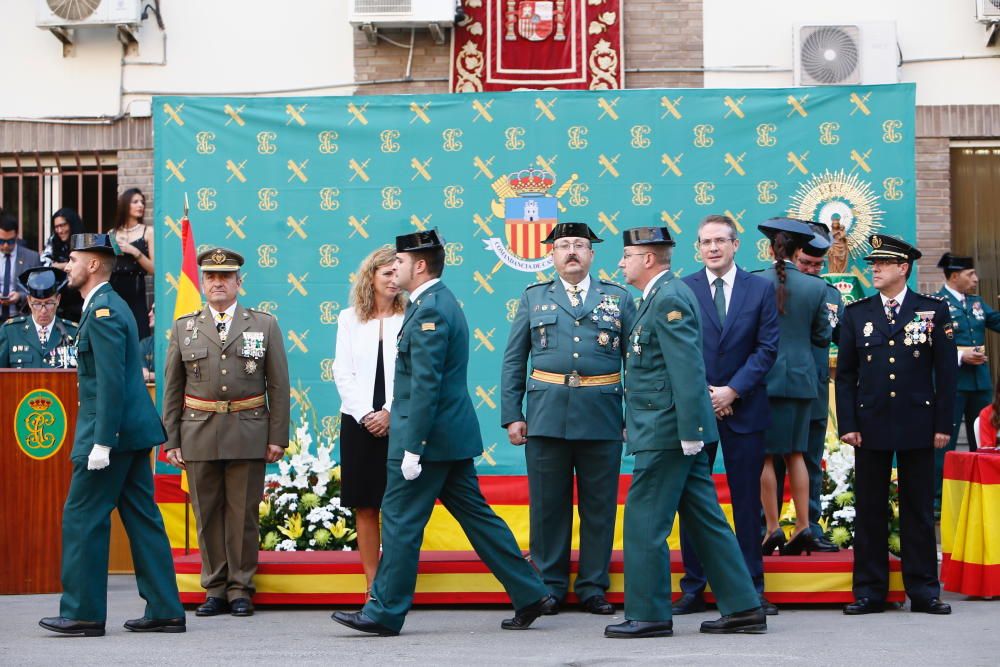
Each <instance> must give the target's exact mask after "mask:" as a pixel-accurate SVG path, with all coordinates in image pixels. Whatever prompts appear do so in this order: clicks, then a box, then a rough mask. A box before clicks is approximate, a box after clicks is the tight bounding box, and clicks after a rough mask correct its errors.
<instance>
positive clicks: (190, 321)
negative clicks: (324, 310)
mask: <svg viewBox="0 0 1000 667" xmlns="http://www.w3.org/2000/svg"><path fill="white" fill-rule="evenodd" d="M198 266H199V267H201V271H202V290H203V291H204V293H205V299H206V301H208V305H207V306H206V307H205V308H204V309H203V310H201V311H196V312H194V313H191V314H189V315H185V316H183V317H180V318H178V319H177V321H176V322H174V327H173V331H172V332H171V336H170V345H169V347H168V348H167V359H166V368H165V370H164V387H163V422H164V424H165V425H166V428H167V436H168V440H167V443H166V444H165V445H164V449H165V450H166V452H167V461H168V462H170V463H171V464H172V465H174V466H177V467H179V468H183V469H185V470H187V473H188V483H189V485H190V488H191V503H192V505H193V506H194V515H195V521H196V523H197V526H198V546H199V552H200V554H201V585H202V587H203V588H204V589H205V591H206V600H205V603H204V604H202V605H201V606H200V607H198V610H197V612H196V613H197V615H198V616H215V615H217V614H222V613H225V612H230V613H231V614H232V615H233V616H251V615H252V614H253V603H252V602H251V597H252V596H253V594H254V586H253V575H254V573H255V572H256V571H257V554H258V545H259V544H260V534H259V531H260V527H259V513H258V505H259V504H260V498H261V494H262V493H263V491H264V467H265V463H274V462H275V461H277V460H279V459H280V458H281V457H282V456H284V453H285V448H286V447H287V446H288V417H289V393H290V387H289V382H288V362H287V360H286V359H285V345H284V339H283V338H282V335H281V330H280V329H279V328H278V322H277V320H275V318H274V316H272V315H270V314H268V313H263V312H260V311H256V310H251V309H249V308H245V307H243V306H241V305H240V304H239V303H237V301H236V296H237V293H238V292H239V288H240V285H241V284H242V282H243V277H242V276H241V275H240V267H241V266H243V257H242V256H240V255H239V254H238V253H235V252H233V251H232V250H227V249H225V248H213V249H211V250H206V251H204V252H202V253H200V254H199V255H198Z"/></svg>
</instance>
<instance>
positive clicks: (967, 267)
mask: <svg viewBox="0 0 1000 667" xmlns="http://www.w3.org/2000/svg"><path fill="white" fill-rule="evenodd" d="M937 265H938V267H939V268H940V269H941V270H942V271H944V279H945V284H944V285H943V286H942V287H941V289H940V291H938V293H937V294H938V296H940V297H943V298H944V301H945V303H946V304H948V314H949V315H950V316H951V325H952V328H953V329H954V331H955V345H957V346H958V355H957V356H958V392H957V393H956V394H955V415H954V418H953V420H952V428H951V440H949V441H948V446H947V447H945V448H944V449H937V450H935V451H934V475H935V483H936V489H937V496H936V498H935V502H936V503H937V504H938V506H940V502H941V480H942V476H943V473H944V455H945V452H950V451H954V450H955V443H956V442H957V440H958V431H959V428H960V427H961V425H962V420H965V434H966V438H967V439H968V441H969V450H970V451H973V452H974V451H976V436H977V434H976V432H975V429H974V428H972V425H973V423H974V422H975V420H976V417H978V416H979V412H980V411H981V410H982V409H983V408H984V407H986V406H987V405H989V404H990V402H991V401H992V400H993V384H992V382H991V378H990V365H989V359H987V358H986V329H991V330H993V331H1000V312H997V311H995V310H993V309H992V308H990V307H989V305H988V304H987V303H986V301H985V300H983V297H981V296H979V295H977V294H976V293H975V292H976V288H978V287H979V276H978V275H976V267H975V264H974V263H973V260H972V258H971V257H959V256H958V255H952V254H951V253H949V252H946V253H945V254H943V255H942V256H941V260H940V261H939V262H938V264H937Z"/></svg>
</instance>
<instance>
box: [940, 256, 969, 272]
mask: <svg viewBox="0 0 1000 667" xmlns="http://www.w3.org/2000/svg"><path fill="white" fill-rule="evenodd" d="M937 265H938V268H939V269H943V270H944V271H947V272H949V273H950V272H952V271H965V270H966V269H974V268H976V265H975V262H973V260H972V258H971V257H960V256H958V255H952V254H951V253H950V252H946V253H945V254H943V255H941V259H940V260H939V261H938V263H937Z"/></svg>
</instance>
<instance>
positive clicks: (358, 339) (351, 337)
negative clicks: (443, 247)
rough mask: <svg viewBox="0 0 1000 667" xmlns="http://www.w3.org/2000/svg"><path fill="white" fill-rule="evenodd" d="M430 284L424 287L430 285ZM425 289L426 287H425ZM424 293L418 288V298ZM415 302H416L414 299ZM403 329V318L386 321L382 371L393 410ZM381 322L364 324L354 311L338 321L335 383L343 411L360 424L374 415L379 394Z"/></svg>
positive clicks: (345, 312)
mask: <svg viewBox="0 0 1000 667" xmlns="http://www.w3.org/2000/svg"><path fill="white" fill-rule="evenodd" d="M426 284H427V283H424V285H426ZM421 287H422V286H421ZM421 291H422V290H420V288H417V289H416V290H414V292H415V294H417V295H419V294H420V293H421ZM411 298H413V297H412V296H411ZM402 326H403V315H402V314H399V315H393V316H391V317H387V318H385V319H384V320H382V367H383V370H384V371H385V405H384V406H383V408H384V409H385V410H389V409H390V408H391V407H392V389H393V385H392V381H393V375H394V371H395V369H396V336H397V335H399V330H400V328H402ZM378 329H379V320H377V319H373V320H368V321H367V322H361V321H360V320H359V319H358V316H357V314H356V313H355V311H354V308H345V309H344V310H342V311H340V316H339V317H338V319H337V351H336V353H335V356H334V359H333V380H334V382H336V384H337V392H338V393H339V394H340V400H341V405H340V411H341V412H343V413H345V414H348V415H351V416H352V417H354V419H355V420H356V421H357V422H358V423H360V422H361V418H362V417H364V416H365V415H367V414H368V413H369V412H371V411H372V396H373V395H374V394H375V369H376V367H377V365H378V341H379V337H378Z"/></svg>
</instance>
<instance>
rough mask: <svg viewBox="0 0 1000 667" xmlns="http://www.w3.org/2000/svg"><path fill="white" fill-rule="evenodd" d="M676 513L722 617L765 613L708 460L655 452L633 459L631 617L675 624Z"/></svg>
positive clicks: (628, 527)
mask: <svg viewBox="0 0 1000 667" xmlns="http://www.w3.org/2000/svg"><path fill="white" fill-rule="evenodd" d="M678 512H680V516H681V523H682V524H683V525H684V534H685V536H686V537H687V538H689V540H690V543H691V545H692V546H693V547H694V549H695V552H696V555H697V556H698V559H699V560H700V561H701V564H702V567H703V568H704V571H705V575H706V578H707V579H708V583H709V585H710V586H711V587H712V592H713V593H714V594H715V598H716V600H717V604H718V606H719V611H720V612H722V614H723V615H728V614H733V613H736V612H740V611H747V610H749V609H756V608H757V607H759V606H760V599H759V598H758V596H757V590H756V589H755V588H754V585H753V581H752V580H751V578H750V572H749V571H748V570H747V566H746V563H744V561H743V556H742V554H741V553H740V546H739V543H738V542H737V541H736V535H734V534H733V530H732V528H730V527H729V523H727V522H726V517H725V515H724V514H723V513H722V508H721V507H719V498H718V496H717V495H716V493H715V483H714V482H713V481H712V475H711V470H709V466H708V454H706V453H705V452H704V451H701V452H699V453H698V454H696V455H694V456H685V455H684V453H683V452H682V451H681V450H680V449H671V450H655V451H644V452H638V453H637V454H636V455H635V470H634V472H633V473H632V485H631V486H630V487H629V490H628V498H627V500H626V501H625V536H624V539H625V618H626V619H628V620H630V621H668V620H670V619H671V617H672V615H671V610H670V601H671V598H670V548H669V547H668V546H667V537H668V536H669V535H670V530H671V528H672V527H673V523H674V515H675V514H677V513H678Z"/></svg>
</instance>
